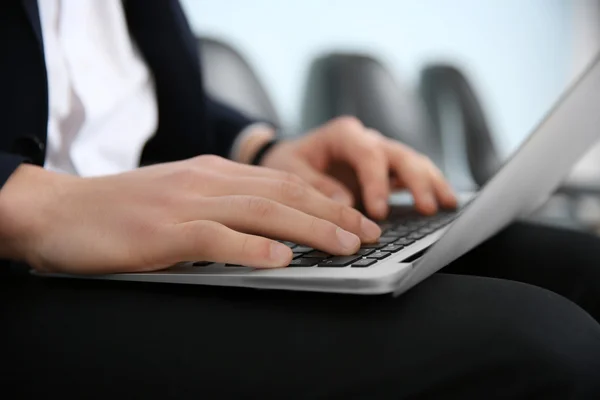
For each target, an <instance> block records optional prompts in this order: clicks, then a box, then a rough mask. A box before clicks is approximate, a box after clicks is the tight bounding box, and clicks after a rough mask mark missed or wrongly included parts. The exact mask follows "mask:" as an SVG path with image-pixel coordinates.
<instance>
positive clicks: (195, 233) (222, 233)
mask: <svg viewBox="0 0 600 400" xmlns="http://www.w3.org/2000/svg"><path fill="white" fill-rule="evenodd" d="M162 248H163V252H164V256H165V257H166V258H168V259H169V261H170V263H171V264H175V263H177V262H183V261H212V262H218V263H228V264H240V265H245V266H249V267H257V268H275V267H283V266H286V265H288V264H289V263H290V261H291V260H292V257H293V254H292V251H291V249H290V248H289V247H288V246H286V245H284V244H282V243H279V242H277V241H275V240H271V239H267V238H264V237H260V236H253V235H248V234H245V233H240V232H236V231H235V230H233V229H230V228H228V227H226V226H224V225H222V224H219V223H217V222H214V221H190V222H185V223H181V224H177V225H174V226H173V227H172V228H171V229H169V230H168V232H167V234H165V238H164V241H163V246H162Z"/></svg>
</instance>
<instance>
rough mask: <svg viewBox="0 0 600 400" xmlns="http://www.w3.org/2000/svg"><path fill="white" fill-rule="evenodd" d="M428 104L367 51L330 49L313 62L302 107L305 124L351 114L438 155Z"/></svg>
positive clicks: (432, 154) (434, 155)
mask: <svg viewBox="0 0 600 400" xmlns="http://www.w3.org/2000/svg"><path fill="white" fill-rule="evenodd" d="M424 110H425V109H424V105H423V104H421V103H420V99H419V97H418V96H415V94H414V93H413V92H412V91H411V90H410V89H408V88H406V87H402V86H401V85H400V83H399V82H398V81H397V80H396V79H395V78H394V76H393V75H392V74H391V73H390V71H389V70H388V69H387V68H386V67H385V66H384V65H383V63H382V62H380V61H379V60H377V59H375V58H374V57H371V56H369V55H366V54H356V53H333V54H328V55H325V56H323V57H320V58H317V59H316V60H315V61H314V62H313V63H312V64H311V66H310V68H309V73H308V78H307V84H306V93H305V96H304V101H303V110H302V120H303V128H304V129H310V128H313V127H315V126H318V125H320V124H322V123H324V122H326V121H328V120H329V119H331V118H334V117H337V116H341V115H353V116H355V117H357V118H359V119H360V120H361V121H362V122H363V123H364V124H365V125H366V126H368V127H370V128H373V129H377V130H378V131H380V132H381V133H382V134H384V135H385V136H388V137H391V138H395V139H398V140H400V141H402V142H403V143H406V144H407V145H409V146H411V147H413V148H415V149H417V150H419V151H420V152H422V153H425V154H427V155H428V156H429V157H431V158H432V159H433V160H434V161H440V157H441V146H440V145H441V141H440V139H439V138H438V137H436V136H435V134H436V131H435V130H433V129H432V127H431V126H430V125H429V123H428V120H427V118H426V115H425V114H424Z"/></svg>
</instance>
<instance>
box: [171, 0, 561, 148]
mask: <svg viewBox="0 0 600 400" xmlns="http://www.w3.org/2000/svg"><path fill="white" fill-rule="evenodd" d="M182 3H183V5H184V8H185V10H186V12H187V14H188V17H189V19H190V22H191V24H192V27H193V29H194V30H195V32H196V33H198V34H208V35H212V36H216V37H218V38H221V39H226V40H227V41H229V42H230V43H231V44H233V45H234V46H236V47H237V48H238V49H239V50H240V51H241V52H242V54H244V55H245V56H246V57H247V58H248V60H249V61H250V63H251V64H252V65H253V66H254V67H255V68H256V69H257V70H258V73H259V76H260V78H261V79H262V80H263V81H264V83H265V85H266V86H267V88H268V90H269V92H270V93H271V95H272V98H273V100H274V102H275V103H276V105H277V108H278V110H279V112H280V113H281V115H282V117H283V119H284V123H285V124H286V125H287V127H288V128H290V129H292V130H293V129H294V127H295V126H297V125H298V119H299V117H300V105H301V100H302V95H303V84H304V81H305V78H306V73H307V68H308V65H309V63H310V61H311V60H312V59H313V58H314V57H315V56H318V55H320V54H321V53H322V52H326V51H328V50H331V49H348V50H360V51H368V52H371V53H372V54H375V55H377V56H379V57H381V59H382V60H383V61H384V62H385V63H386V64H387V65H388V66H389V67H390V68H391V69H392V70H393V72H394V73H395V75H396V77H397V78H398V79H399V80H400V81H401V82H402V83H403V84H405V85H409V86H410V85H414V84H415V82H416V79H417V77H418V73H419V69H420V68H421V67H422V65H423V64H424V63H426V62H428V61H435V60H443V61H451V62H454V63H456V64H458V65H459V66H461V67H462V68H463V69H464V70H465V71H466V72H468V74H469V75H470V77H471V80H472V81H473V83H474V85H475V87H476V89H477V91H478V93H479V95H480V97H481V100H482V102H483V105H484V108H485V110H486V112H487V114H488V118H489V120H490V124H491V127H492V129H493V131H494V132H495V134H496V139H497V144H498V146H499V147H500V149H501V150H502V151H503V152H504V153H506V154H508V153H509V152H510V151H512V150H513V149H514V148H516V147H517V146H518V145H519V143H520V142H521V141H522V140H523V139H524V138H525V136H526V135H527V134H528V133H529V131H530V130H531V129H532V128H533V127H534V126H535V125H536V124H537V122H538V121H539V120H540V119H541V118H542V116H543V115H544V113H545V112H546V111H547V109H548V108H549V107H550V106H551V105H552V103H553V102H554V101H555V100H556V98H557V96H558V95H559V94H560V92H561V91H562V90H563V89H564V87H565V85H566V84H567V83H568V82H567V79H568V77H569V73H570V70H569V68H570V60H571V58H572V54H571V47H572V46H571V43H572V37H571V35H572V26H571V23H572V22H571V21H572V17H571V2H570V1H569V0H419V1H417V0H413V1H408V0H287V1H286V0H184V1H183V2H182Z"/></svg>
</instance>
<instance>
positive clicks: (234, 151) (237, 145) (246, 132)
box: [228, 122, 274, 161]
mask: <svg viewBox="0 0 600 400" xmlns="http://www.w3.org/2000/svg"><path fill="white" fill-rule="evenodd" d="M267 129H268V130H274V128H273V125H270V124H267V123H265V122H256V123H254V124H250V125H248V126H247V127H246V128H244V129H243V130H242V131H241V132H240V133H239V134H238V135H237V137H236V138H235V140H234V141H233V145H232V146H231V150H230V151H229V155H228V158H229V159H230V160H234V161H237V160H239V159H240V152H241V149H242V144H243V143H244V141H245V140H246V139H247V138H248V137H249V136H251V135H252V134H253V133H255V132H257V131H260V130H267Z"/></svg>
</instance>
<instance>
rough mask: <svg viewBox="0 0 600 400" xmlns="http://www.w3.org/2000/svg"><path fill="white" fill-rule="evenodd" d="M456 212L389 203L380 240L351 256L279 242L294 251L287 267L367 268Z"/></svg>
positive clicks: (435, 228)
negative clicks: (427, 211)
mask: <svg viewBox="0 0 600 400" xmlns="http://www.w3.org/2000/svg"><path fill="white" fill-rule="evenodd" d="M458 212H459V211H458V210H452V211H440V212H438V213H437V214H435V215H433V216H424V215H421V214H418V213H417V212H416V211H414V210H413V209H412V208H407V207H402V206H391V208H390V214H389V216H388V219H387V220H386V221H385V222H382V223H380V224H379V226H380V227H381V230H382V234H381V237H380V238H379V241H378V242H377V243H368V244H363V245H362V246H361V247H360V249H359V250H358V252H357V253H356V254H354V255H351V256H332V255H330V254H327V253H324V252H322V251H319V250H315V249H313V248H311V247H307V246H301V245H297V244H295V243H292V242H287V241H281V243H284V244H285V245H287V246H289V247H290V248H291V249H292V251H293V253H294V258H293V259H292V262H291V263H290V264H289V267H294V268H296V267H298V268H313V267H316V268H319V267H321V268H345V267H350V268H367V267H370V266H372V265H375V264H376V263H377V262H378V261H380V260H385V259H386V258H387V257H390V256H391V255H392V254H394V253H397V252H399V251H400V250H403V249H404V248H406V247H408V246H410V245H412V244H413V243H415V242H416V241H418V240H420V239H422V238H424V237H425V236H427V235H429V234H431V233H433V232H435V231H437V230H438V229H441V228H443V227H445V226H446V225H448V224H449V223H450V222H452V221H453V220H454V219H455V218H456V217H457V215H458ZM210 264H212V263H209V262H205V261H200V262H196V263H194V264H193V265H194V266H198V267H202V266H206V265H210ZM226 266H236V267H239V266H240V265H234V264H227V265H226Z"/></svg>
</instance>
